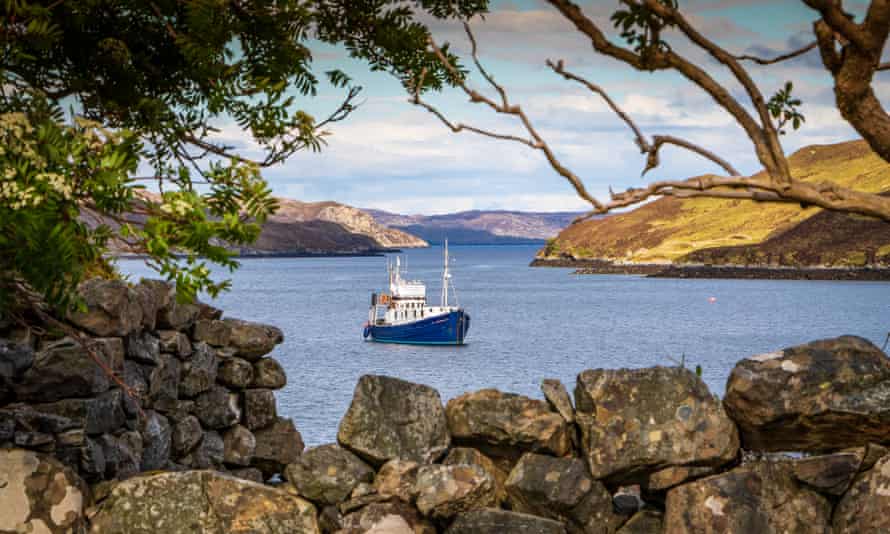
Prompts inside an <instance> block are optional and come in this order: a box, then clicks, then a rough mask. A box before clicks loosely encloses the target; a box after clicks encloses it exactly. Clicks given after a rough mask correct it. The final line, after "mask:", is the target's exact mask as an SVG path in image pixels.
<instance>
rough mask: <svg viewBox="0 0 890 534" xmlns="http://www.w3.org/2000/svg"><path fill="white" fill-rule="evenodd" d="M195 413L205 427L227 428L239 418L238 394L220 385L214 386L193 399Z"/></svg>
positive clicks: (214, 428)
mask: <svg viewBox="0 0 890 534" xmlns="http://www.w3.org/2000/svg"><path fill="white" fill-rule="evenodd" d="M195 415H196V416H197V417H198V420H200V421H201V424H202V425H203V426H204V427H205V428H210V429H213V430H219V429H222V428H228V427H230V426H232V425H234V424H236V423H238V421H240V420H241V404H240V402H239V399H238V395H237V394H235V393H232V392H231V391H229V390H228V389H226V388H224V387H222V386H214V387H212V388H210V390H209V391H205V392H204V393H201V394H200V395H198V397H197V398H196V399H195Z"/></svg>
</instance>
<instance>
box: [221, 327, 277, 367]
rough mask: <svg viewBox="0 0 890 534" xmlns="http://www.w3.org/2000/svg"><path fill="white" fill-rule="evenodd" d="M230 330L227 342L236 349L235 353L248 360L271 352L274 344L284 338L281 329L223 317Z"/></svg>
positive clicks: (253, 359)
mask: <svg viewBox="0 0 890 534" xmlns="http://www.w3.org/2000/svg"><path fill="white" fill-rule="evenodd" d="M224 322H225V323H226V324H227V325H229V329H230V332H231V335H230V339H229V342H230V344H231V345H232V346H233V347H235V349H237V355H238V356H240V357H242V358H244V359H246V360H250V361H255V360H257V359H258V358H260V357H261V356H265V355H266V354H268V353H270V352H272V349H274V348H275V345H277V344H278V343H281V342H282V341H283V340H284V334H282V332H281V330H280V329H278V328H276V327H274V326H269V325H265V324H260V323H251V322H247V321H241V320H239V319H225V320H224Z"/></svg>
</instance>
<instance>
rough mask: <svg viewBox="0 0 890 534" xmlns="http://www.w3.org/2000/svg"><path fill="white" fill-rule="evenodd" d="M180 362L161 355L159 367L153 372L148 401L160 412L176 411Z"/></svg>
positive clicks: (149, 381) (150, 378) (150, 379)
mask: <svg viewBox="0 0 890 534" xmlns="http://www.w3.org/2000/svg"><path fill="white" fill-rule="evenodd" d="M179 380H180V364H179V360H177V359H176V358H175V357H173V356H171V355H169V354H161V355H160V357H159V358H158V365H156V366H155V367H154V369H152V371H151V375H150V376H149V379H148V400H149V403H150V404H151V406H152V407H153V408H154V409H155V410H157V411H159V412H168V411H172V410H175V409H176V406H177V403H178V401H179Z"/></svg>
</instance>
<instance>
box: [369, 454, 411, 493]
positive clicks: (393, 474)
mask: <svg viewBox="0 0 890 534" xmlns="http://www.w3.org/2000/svg"><path fill="white" fill-rule="evenodd" d="M418 469H420V464H419V463H417V462H412V461H411V460H400V459H398V458H396V459H394V460H390V461H388V462H386V463H385V464H383V466H382V467H381V468H380V471H378V472H377V476H375V477H374V490H375V491H376V492H377V493H378V494H380V495H381V496H383V497H396V498H398V499H401V500H402V501H404V502H407V503H411V502H414V499H415V498H416V497H417V493H416V492H415V484H416V482H417V470H418Z"/></svg>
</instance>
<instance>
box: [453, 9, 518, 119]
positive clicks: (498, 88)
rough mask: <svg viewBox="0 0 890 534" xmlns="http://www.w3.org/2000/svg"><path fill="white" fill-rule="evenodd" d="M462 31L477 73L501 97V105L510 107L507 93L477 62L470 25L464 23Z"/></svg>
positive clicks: (474, 42) (480, 63)
mask: <svg viewBox="0 0 890 534" xmlns="http://www.w3.org/2000/svg"><path fill="white" fill-rule="evenodd" d="M464 31H465V32H466V33H467V37H468V38H469V39H470V45H471V47H472V55H473V62H474V63H475V64H476V68H477V69H479V73H480V74H482V76H483V77H484V78H485V79H486V80H488V83H490V84H491V86H492V87H494V88H495V90H496V91H497V92H498V93H499V94H500V95H501V104H502V105H503V106H504V107H505V108H506V107H509V106H510V103H509V102H508V101H507V91H505V90H504V88H503V87H502V86H500V85H498V84H497V83H496V82H495V81H494V77H492V76H491V75H490V74H489V73H488V71H487V70H485V67H483V66H482V62H481V61H479V55H478V54H477V50H476V37H475V36H474V35H473V32H472V31H471V30H470V25H469V24H467V23H466V22H464Z"/></svg>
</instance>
